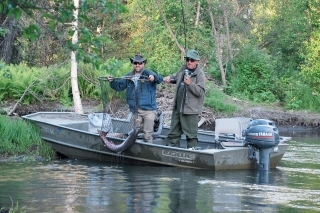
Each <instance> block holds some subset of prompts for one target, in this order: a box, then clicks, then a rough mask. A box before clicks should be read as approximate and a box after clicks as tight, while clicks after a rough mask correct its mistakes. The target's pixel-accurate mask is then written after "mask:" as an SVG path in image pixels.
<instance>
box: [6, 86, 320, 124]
mask: <svg viewBox="0 0 320 213" xmlns="http://www.w3.org/2000/svg"><path fill="white" fill-rule="evenodd" d="M172 100H173V87H168V86H159V87H158V91H157V103H158V106H159V108H160V109H161V110H162V112H163V115H164V122H165V124H167V125H169V124H170V119H171V112H172ZM227 102H228V103H230V104H235V105H236V106H237V107H238V108H239V110H238V111H237V112H234V113H232V114H231V115H227V114H226V113H221V112H213V111H212V110H211V109H210V108H208V107H204V110H203V112H202V114H201V118H202V125H201V128H203V129H214V121H215V119H217V118H226V117H250V118H253V119H269V120H272V121H274V122H275V123H276V125H277V126H278V127H283V128H288V129H290V128H294V129H297V128H300V129H320V114H317V113H310V112H307V111H288V110H284V109H282V108H281V107H279V106H276V105H275V106H268V107H266V106H258V105H252V104H249V103H247V102H245V101H241V100H238V99H236V98H233V97H230V98H229V99H228V100H227ZM124 104H125V103H124ZM15 105H16V103H15V102H13V101H12V102H10V101H7V102H6V103H5V104H0V112H1V111H2V112H1V114H6V113H8V112H10V111H11V110H12V108H13V107H14V106H15ZM82 107H83V111H84V113H86V114H88V113H93V112H101V111H102V103H101V101H100V100H88V99H83V100H82ZM110 109H111V110H113V112H114V113H117V112H115V111H117V110H119V109H121V108H119V105H118V106H116V105H112V104H111V107H110ZM39 111H59V112H70V111H74V109H73V107H66V106H63V105H61V104H60V103H59V102H58V101H54V102H41V103H40V102H39V103H36V104H30V105H21V104H20V105H18V107H17V108H16V109H15V110H14V114H15V115H18V116H21V115H25V114H30V113H34V112H39ZM124 114H126V112H124Z"/></svg>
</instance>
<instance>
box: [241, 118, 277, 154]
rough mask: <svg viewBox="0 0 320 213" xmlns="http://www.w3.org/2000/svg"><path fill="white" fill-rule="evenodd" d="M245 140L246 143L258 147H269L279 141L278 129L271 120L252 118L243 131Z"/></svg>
mask: <svg viewBox="0 0 320 213" xmlns="http://www.w3.org/2000/svg"><path fill="white" fill-rule="evenodd" d="M245 140H246V143H247V144H248V145H251V146H254V147H256V148H258V149H266V148H271V147H274V146H276V145H278V144H279V142H280V139H279V131H278V128H277V127H276V125H275V123H274V122H273V121H270V120H266V119H257V120H253V121H251V122H250V124H249V126H248V128H247V130H246V131H245Z"/></svg>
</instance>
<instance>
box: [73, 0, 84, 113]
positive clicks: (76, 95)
mask: <svg viewBox="0 0 320 213" xmlns="http://www.w3.org/2000/svg"><path fill="white" fill-rule="evenodd" d="M73 3H74V7H75V8H76V9H75V10H74V11H73V15H74V19H75V21H74V23H73V28H74V34H73V36H72V43H73V44H76V43H77V42H78V12H79V0H73ZM71 87H72V95H73V105H74V111H75V113H78V114H81V113H83V109H82V103H81V98H80V92H79V87H78V63H77V60H76V52H74V51H72V52H71Z"/></svg>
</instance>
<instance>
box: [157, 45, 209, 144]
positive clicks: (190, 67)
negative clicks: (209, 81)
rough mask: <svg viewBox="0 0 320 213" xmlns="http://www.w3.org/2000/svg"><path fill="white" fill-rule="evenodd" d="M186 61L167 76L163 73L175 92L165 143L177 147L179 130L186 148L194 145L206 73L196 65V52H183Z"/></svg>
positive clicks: (196, 141)
mask: <svg viewBox="0 0 320 213" xmlns="http://www.w3.org/2000/svg"><path fill="white" fill-rule="evenodd" d="M185 60H186V64H185V65H183V66H182V67H181V68H180V70H179V71H178V72H177V73H176V74H174V75H171V76H167V77H165V78H164V79H163V80H164V82H166V83H175V84H176V89H175V95H174V100H173V111H172V116H171V127H170V132H169V134H168V139H169V145H170V146H175V147H180V138H181V135H182V134H185V135H186V138H187V148H196V147H197V145H198V134H197V133H198V117H199V114H200V113H201V112H202V108H203V102H204V96H205V83H206V77H205V74H204V71H203V70H202V69H201V68H200V67H199V61H200V57H199V53H198V52H197V51H196V50H189V51H188V52H187V54H186V56H185Z"/></svg>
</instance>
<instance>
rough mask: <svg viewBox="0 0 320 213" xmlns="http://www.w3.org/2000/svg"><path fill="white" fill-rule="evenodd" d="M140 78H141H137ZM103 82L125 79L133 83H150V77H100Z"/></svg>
mask: <svg viewBox="0 0 320 213" xmlns="http://www.w3.org/2000/svg"><path fill="white" fill-rule="evenodd" d="M137 77H139V78H137ZM99 79H101V80H105V81H110V80H115V79H125V80H131V81H136V80H137V81H150V79H149V76H146V75H140V76H135V75H127V76H121V77H113V76H104V77H99Z"/></svg>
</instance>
